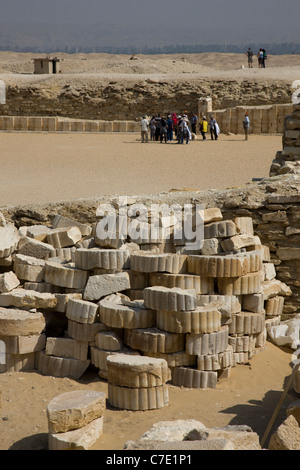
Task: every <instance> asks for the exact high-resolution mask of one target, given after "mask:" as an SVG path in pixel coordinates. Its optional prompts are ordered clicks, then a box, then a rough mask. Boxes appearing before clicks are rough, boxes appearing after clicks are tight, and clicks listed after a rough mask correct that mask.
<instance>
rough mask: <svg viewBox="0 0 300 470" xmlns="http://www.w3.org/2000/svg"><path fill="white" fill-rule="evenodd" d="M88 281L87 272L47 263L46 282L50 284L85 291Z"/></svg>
mask: <svg viewBox="0 0 300 470" xmlns="http://www.w3.org/2000/svg"><path fill="white" fill-rule="evenodd" d="M87 279H88V273H87V271H83V270H82V269H77V268H75V267H74V266H71V265H69V264H59V263H56V262H53V261H45V281H46V282H49V283H50V284H54V285H55V286H60V287H67V288H71V289H84V288H85V285H86V283H87ZM87 300H88V299H87Z"/></svg>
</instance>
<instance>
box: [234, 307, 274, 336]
mask: <svg viewBox="0 0 300 470" xmlns="http://www.w3.org/2000/svg"><path fill="white" fill-rule="evenodd" d="M264 325H265V316H264V315H263V314H260V313H250V312H242V313H237V314H235V315H233V316H232V322H231V323H230V325H229V334H230V335H234V334H236V335H253V334H256V333H261V332H262V331H263V330H264Z"/></svg>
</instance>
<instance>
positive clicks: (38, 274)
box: [14, 254, 45, 282]
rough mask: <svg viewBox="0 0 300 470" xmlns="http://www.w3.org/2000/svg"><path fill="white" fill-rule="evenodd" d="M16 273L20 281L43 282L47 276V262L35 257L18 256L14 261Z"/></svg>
mask: <svg viewBox="0 0 300 470" xmlns="http://www.w3.org/2000/svg"><path fill="white" fill-rule="evenodd" d="M14 272H15V274H16V276H17V277H18V279H21V280H24V281H32V282H41V281H43V280H44V275H45V261H44V260H42V259H38V258H35V257H33V256H25V255H19V254H17V255H16V256H15V261H14Z"/></svg>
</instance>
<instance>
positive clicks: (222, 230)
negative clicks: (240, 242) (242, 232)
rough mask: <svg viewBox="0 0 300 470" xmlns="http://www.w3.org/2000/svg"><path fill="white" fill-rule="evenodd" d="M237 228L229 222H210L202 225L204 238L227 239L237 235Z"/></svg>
mask: <svg viewBox="0 0 300 470" xmlns="http://www.w3.org/2000/svg"><path fill="white" fill-rule="evenodd" d="M237 233H238V231H237V226H236V225H235V223H234V222H232V221H231V220H223V221H220V222H211V223H210V224H206V225H204V238H225V237H226V238H227V237H233V236H234V235H237Z"/></svg>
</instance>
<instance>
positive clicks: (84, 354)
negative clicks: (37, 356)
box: [45, 337, 88, 361]
mask: <svg viewBox="0 0 300 470" xmlns="http://www.w3.org/2000/svg"><path fill="white" fill-rule="evenodd" d="M45 353H46V354H47V356H56V357H66V358H71V359H79V360H80V361H86V360H87V358H88V342H87V341H77V340H75V339H72V338H51V337H48V338H47V342H46V348H45Z"/></svg>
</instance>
